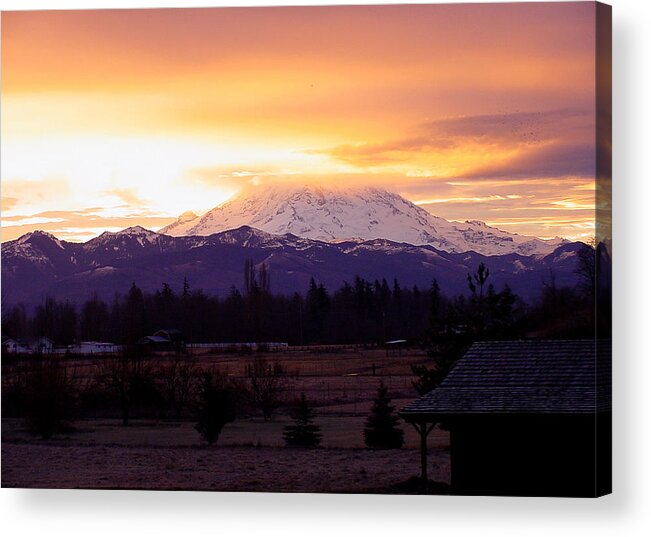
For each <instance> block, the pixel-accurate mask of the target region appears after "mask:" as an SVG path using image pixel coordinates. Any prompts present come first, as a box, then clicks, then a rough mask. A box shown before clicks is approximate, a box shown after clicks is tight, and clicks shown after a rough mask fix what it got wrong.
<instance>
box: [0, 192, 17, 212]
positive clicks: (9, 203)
mask: <svg viewBox="0 0 651 537" xmlns="http://www.w3.org/2000/svg"><path fill="white" fill-rule="evenodd" d="M17 204H18V198H11V197H8V196H2V212H5V211H9V210H11V209H12V208H14V207H16V205H17Z"/></svg>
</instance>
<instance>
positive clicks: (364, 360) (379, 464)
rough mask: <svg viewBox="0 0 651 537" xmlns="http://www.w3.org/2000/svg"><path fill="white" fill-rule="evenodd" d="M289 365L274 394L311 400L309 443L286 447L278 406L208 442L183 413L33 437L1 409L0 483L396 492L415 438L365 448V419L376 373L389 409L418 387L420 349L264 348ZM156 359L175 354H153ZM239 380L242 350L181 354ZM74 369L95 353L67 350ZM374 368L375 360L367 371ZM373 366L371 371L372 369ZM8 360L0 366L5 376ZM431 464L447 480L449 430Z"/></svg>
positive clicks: (86, 371)
mask: <svg viewBox="0 0 651 537" xmlns="http://www.w3.org/2000/svg"><path fill="white" fill-rule="evenodd" d="M267 358H268V359H269V360H270V361H279V362H280V363H281V364H282V366H283V368H284V369H285V371H288V372H289V377H288V378H287V380H286V385H285V391H284V393H283V400H284V401H285V402H290V401H292V400H294V399H295V398H296V397H297V396H298V395H299V394H300V392H301V391H305V393H306V395H307V397H308V398H309V399H310V400H311V401H313V403H314V407H315V411H316V414H317V416H316V423H317V424H318V425H319V426H320V427H321V432H322V434H323V440H322V444H321V446H320V447H319V448H316V449H300V448H288V447H286V446H285V445H284V442H283V437H282V432H283V428H284V426H285V425H287V424H289V423H290V422H291V420H290V418H289V416H288V409H287V407H286V406H285V407H281V408H280V409H278V411H277V412H276V415H275V417H274V419H273V420H272V421H268V422H265V421H263V420H262V418H261V417H259V416H257V415H251V416H245V417H240V418H239V419H237V420H236V421H234V422H232V423H229V424H227V425H226V426H225V428H224V430H223V432H222V434H221V436H220V437H219V440H218V442H217V444H216V445H214V446H212V447H208V446H207V445H206V444H205V443H204V442H203V441H202V439H201V437H200V436H199V434H198V433H197V431H195V430H194V423H193V422H192V421H191V420H187V419H186V420H153V419H139V418H134V419H133V420H132V421H131V422H130V425H129V426H127V427H123V426H121V425H120V421H119V419H118V417H117V416H116V417H102V418H101V419H89V418H85V419H78V420H76V421H75V422H73V423H72V428H71V429H70V431H68V432H66V433H63V434H59V435H56V436H55V437H53V438H51V439H49V440H47V441H46V440H41V439H39V438H36V437H34V436H33V435H31V434H30V433H29V431H28V430H27V428H26V426H25V422H24V421H23V420H21V419H18V418H3V420H2V485H3V486H5V487H28V488H29V487H53V488H58V487H64V488H145V489H192V490H231V491H238V490H242V491H243V490H249V491H284V492H395V491H396V490H395V486H396V485H398V484H400V483H404V482H405V481H407V480H408V479H409V478H411V477H412V476H416V475H418V474H419V472H420V458H419V451H418V437H417V435H416V433H415V431H414V430H413V429H412V428H411V427H410V426H408V425H407V424H405V423H402V428H403V430H404V431H405V445H404V446H403V448H402V449H398V450H396V449H393V450H370V449H366V448H365V447H364V440H363V428H364V422H365V419H366V416H367V414H368V412H369V409H370V407H371V404H372V398H373V397H374V395H375V393H376V390H377V387H378V385H379V382H380V380H383V381H384V383H385V384H386V385H387V386H388V387H389V394H390V396H391V397H392V398H393V404H394V405H396V408H397V409H399V408H400V407H402V406H403V405H404V404H406V403H407V402H409V401H411V400H412V399H413V398H415V397H416V392H415V390H414V389H413V387H412V386H411V381H412V379H413V376H412V374H411V371H410V365H411V364H413V363H422V362H423V361H425V360H426V356H424V355H423V354H422V353H420V352H419V351H410V353H406V352H405V353H404V355H403V356H386V353H385V351H384V350H381V349H349V350H337V351H336V352H328V353H319V352H309V351H302V352H286V353H277V354H273V355H268V356H267ZM152 359H153V360H157V361H159V362H160V363H164V362H166V361H170V360H174V359H175V357H173V356H157V357H153V358H152ZM187 359H188V360H191V361H192V362H194V363H196V364H197V365H198V366H201V367H204V368H206V367H217V368H219V370H220V371H222V372H223V373H224V374H226V375H228V376H230V377H233V378H240V379H242V380H243V379H244V376H245V367H246V364H247V363H249V362H250V361H251V359H252V356H238V355H218V354H205V355H199V356H190V357H188V358H187ZM69 362H70V363H69V365H70V367H71V368H74V369H75V371H76V374H77V375H79V376H81V377H83V378H87V379H88V378H91V377H92V374H93V371H94V369H95V368H96V367H97V364H98V361H97V359H96V358H93V359H90V358H88V359H72V360H69ZM374 369H375V371H373V370H374ZM373 373H375V374H373ZM4 374H7V370H6V369H4V370H3V375H4ZM429 447H430V454H429V475H430V478H431V479H432V480H434V481H437V482H441V483H447V482H449V456H448V447H449V437H448V433H446V432H445V431H439V430H438V429H436V430H435V431H434V432H433V433H432V435H431V436H430V438H429Z"/></svg>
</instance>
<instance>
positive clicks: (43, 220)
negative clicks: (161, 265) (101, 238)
mask: <svg viewBox="0 0 651 537" xmlns="http://www.w3.org/2000/svg"><path fill="white" fill-rule="evenodd" d="M174 220H175V218H171V217H165V216H155V215H152V213H151V212H149V211H143V212H136V211H130V212H129V213H126V214H125V215H122V216H110V215H109V214H107V209H102V208H98V207H91V208H88V209H83V210H80V211H44V212H40V213H37V214H33V215H12V216H4V215H3V216H2V220H1V224H2V227H1V231H2V240H3V241H7V240H13V239H16V238H18V237H20V236H21V235H24V234H25V233H29V232H30V231H36V230H41V231H47V232H48V233H52V234H53V235H55V236H56V237H58V238H60V239H65V240H72V241H81V240H87V239H89V238H91V237H93V236H97V235H99V234H100V233H102V232H103V231H107V230H109V231H116V230H120V229H124V228H127V227H130V226H135V225H141V226H144V227H146V228H149V229H154V230H156V229H159V228H161V227H163V226H165V225H167V224H170V223H171V222H173V221H174Z"/></svg>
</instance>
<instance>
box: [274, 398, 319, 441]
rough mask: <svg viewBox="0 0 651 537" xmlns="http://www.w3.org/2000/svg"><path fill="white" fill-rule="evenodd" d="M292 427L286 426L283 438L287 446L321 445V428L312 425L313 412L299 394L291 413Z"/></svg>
mask: <svg viewBox="0 0 651 537" xmlns="http://www.w3.org/2000/svg"><path fill="white" fill-rule="evenodd" d="M291 416H292V419H293V420H294V425H287V426H286V427H285V430H284V432H283V438H284V439H285V443H286V444H287V445H288V446H301V447H314V446H318V445H319V444H320V443H321V427H319V426H318V425H315V424H314V423H313V420H314V411H313V410H312V408H311V407H310V404H309V402H308V400H307V399H306V398H305V392H303V393H301V399H300V401H299V403H298V405H297V406H296V408H295V409H294V410H293V411H292V414H291Z"/></svg>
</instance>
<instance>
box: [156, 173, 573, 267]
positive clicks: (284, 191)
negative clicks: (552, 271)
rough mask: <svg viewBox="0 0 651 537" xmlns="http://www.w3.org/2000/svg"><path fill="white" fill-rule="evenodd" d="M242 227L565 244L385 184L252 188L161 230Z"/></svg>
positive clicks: (453, 244) (490, 243)
mask: <svg viewBox="0 0 651 537" xmlns="http://www.w3.org/2000/svg"><path fill="white" fill-rule="evenodd" d="M240 226H251V227H254V228H257V229H260V230H263V231H266V232H268V233H272V234H274V235H284V234H287V233H291V234H293V235H296V236H298V237H303V238H307V239H315V240H320V241H328V242H339V241H345V240H362V241H364V240H372V239H389V240H391V241H394V242H406V243H409V244H413V245H431V246H433V247H435V248H437V249H439V250H443V251H446V252H456V253H459V252H467V251H475V252H478V253H481V254H484V255H504V254H509V253H519V254H522V255H546V254H549V253H550V252H552V251H553V250H554V249H555V248H557V247H558V246H559V245H561V244H563V243H564V242H565V241H563V240H562V239H554V240H551V241H545V240H541V239H538V238H535V237H526V236H522V235H517V234H513V233H507V232H505V231H501V230H499V229H496V228H493V227H490V226H488V225H486V224H484V223H483V222H478V221H467V222H465V223H459V222H449V221H447V220H445V219H443V218H439V217H437V216H434V215H432V214H430V213H429V212H427V211H426V210H424V209H422V208H420V207H418V206H416V205H414V204H413V203H412V202H410V201H408V200H406V199H405V198H403V197H402V196H400V195H398V194H394V193H391V192H388V191H386V190H383V189H380V188H373V187H356V188H347V189H342V188H336V187H324V186H293V185H273V186H258V187H252V188H249V189H248V190H245V191H243V192H242V193H240V194H239V195H237V196H236V197H234V198H232V199H231V200H229V201H227V202H226V203H224V204H222V205H220V206H218V207H215V208H214V209H212V210H210V211H208V212H207V213H206V214H204V215H203V216H201V217H196V215H193V214H188V213H184V214H183V215H181V217H180V218H179V219H178V220H177V221H176V222H174V223H172V224H170V225H169V226H166V227H164V228H162V229H161V230H160V231H159V232H160V233H163V234H167V235H172V236H176V237H180V236H184V235H204V236H205V235H211V234H213V233H219V232H221V231H225V230H228V229H235V228H238V227H240Z"/></svg>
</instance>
